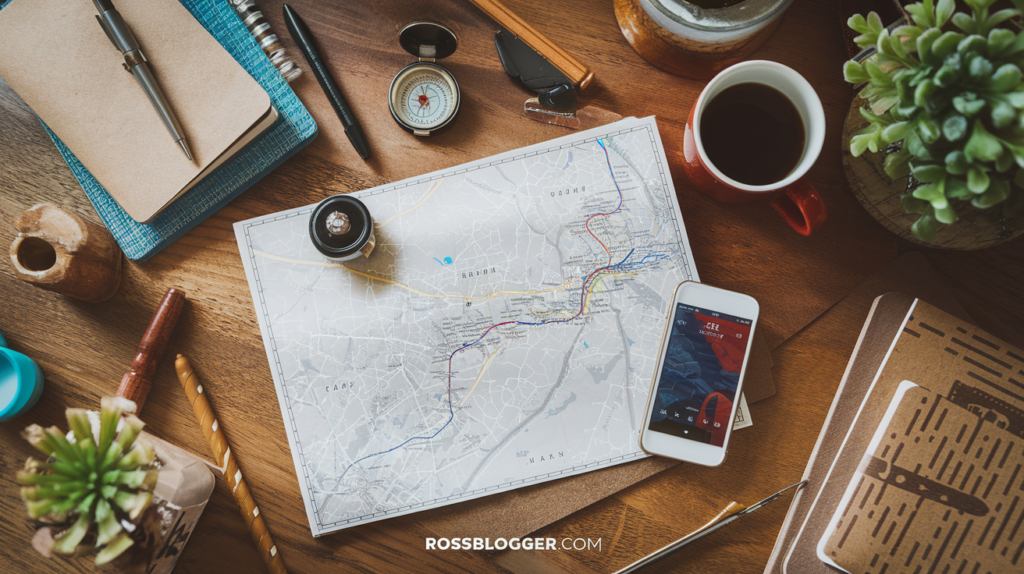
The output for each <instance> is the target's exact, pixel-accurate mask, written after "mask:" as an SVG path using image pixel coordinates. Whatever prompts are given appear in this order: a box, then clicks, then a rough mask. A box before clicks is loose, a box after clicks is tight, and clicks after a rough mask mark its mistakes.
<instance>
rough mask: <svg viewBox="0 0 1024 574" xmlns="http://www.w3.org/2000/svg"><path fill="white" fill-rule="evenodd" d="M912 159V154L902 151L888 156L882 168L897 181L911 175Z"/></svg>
mask: <svg viewBox="0 0 1024 574" xmlns="http://www.w3.org/2000/svg"><path fill="white" fill-rule="evenodd" d="M911 157H912V156H911V155H910V153H908V152H907V151H906V150H902V149H901V150H900V151H898V152H896V153H890V154H888V155H886V156H885V160H884V161H883V162H882V167H883V169H885V173H886V174H887V175H888V176H889V178H890V179H892V180H893V181H896V180H897V179H899V178H901V177H906V176H907V175H909V174H910V163H909V162H910V158H911Z"/></svg>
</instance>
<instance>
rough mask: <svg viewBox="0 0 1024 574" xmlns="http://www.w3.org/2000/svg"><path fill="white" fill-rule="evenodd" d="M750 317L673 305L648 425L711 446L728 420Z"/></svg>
mask: <svg viewBox="0 0 1024 574" xmlns="http://www.w3.org/2000/svg"><path fill="white" fill-rule="evenodd" d="M750 325H751V321H750V319H744V318H742V317H735V316H732V315H726V314H724V313H719V312H717V311H714V310H710V309H701V308H698V307H694V306H692V305H686V304H683V303H679V304H678V305H677V306H676V312H675V315H674V316H673V317H672V326H671V330H670V332H669V339H668V343H667V344H666V345H665V365H664V367H662V370H661V378H660V379H659V380H658V386H657V389H656V390H655V393H656V394H655V396H654V401H652V402H653V405H654V406H653V409H654V412H653V413H652V414H651V423H650V425H649V427H648V428H649V429H650V430H652V431H656V432H661V433H665V434H669V435H672V436H677V437H681V438H686V439H690V440H695V441H698V442H702V443H704V444H710V445H713V446H722V445H723V444H724V443H725V435H726V431H727V430H728V428H729V425H731V424H732V421H731V420H730V415H731V414H732V405H733V402H734V401H735V400H736V398H737V397H736V387H738V386H739V379H740V369H741V368H742V366H743V357H744V355H746V352H747V347H748V342H749V340H750Z"/></svg>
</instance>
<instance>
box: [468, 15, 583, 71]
mask: <svg viewBox="0 0 1024 574" xmlns="http://www.w3.org/2000/svg"><path fill="white" fill-rule="evenodd" d="M469 1H470V2H472V3H473V4H474V5H476V7H477V8H479V9H480V10H482V11H483V13H484V14H487V15H488V16H490V17H491V19H492V20H494V21H495V22H497V23H498V24H501V25H502V26H503V27H504V28H505V29H506V30H508V31H509V32H511V33H512V34H514V35H515V36H517V37H518V38H519V39H520V40H522V41H523V42H526V45H527V46H529V47H531V48H533V49H534V50H536V51H537V52H539V53H540V55H541V56H544V58H545V59H546V60H547V61H549V62H551V65H553V66H554V67H556V68H558V69H559V70H560V71H561V72H562V73H563V74H565V75H566V76H568V78H569V79H570V80H572V83H573V85H575V86H576V88H577V89H580V90H582V89H584V88H586V87H587V85H588V84H589V83H590V80H592V79H594V72H592V71H590V68H587V67H586V66H584V65H583V64H581V63H580V61H579V60H577V59H576V58H573V57H572V56H571V55H570V54H569V53H568V52H566V51H565V50H563V49H561V48H559V47H558V45H557V44H555V43H554V42H552V41H551V40H549V39H548V38H547V37H546V36H544V35H543V34H541V33H540V32H538V31H537V30H535V29H534V28H533V26H530V25H529V24H527V23H526V22H525V21H523V19H522V18H520V17H519V16H517V15H516V14H515V13H514V12H512V11H511V10H509V9H508V8H506V7H505V5H504V4H502V3H500V2H498V1H497V0H469Z"/></svg>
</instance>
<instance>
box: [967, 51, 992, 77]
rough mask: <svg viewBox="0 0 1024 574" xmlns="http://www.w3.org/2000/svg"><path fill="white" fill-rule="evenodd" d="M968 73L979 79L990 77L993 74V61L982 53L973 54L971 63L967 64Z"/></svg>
mask: <svg viewBox="0 0 1024 574" xmlns="http://www.w3.org/2000/svg"><path fill="white" fill-rule="evenodd" d="M967 70H968V72H967V73H968V74H969V75H970V76H971V77H972V78H974V79H976V80H978V79H985V78H988V77H989V76H990V75H991V74H992V62H990V61H989V60H988V58H986V57H985V56H982V55H981V54H971V58H970V63H969V64H968V66H967Z"/></svg>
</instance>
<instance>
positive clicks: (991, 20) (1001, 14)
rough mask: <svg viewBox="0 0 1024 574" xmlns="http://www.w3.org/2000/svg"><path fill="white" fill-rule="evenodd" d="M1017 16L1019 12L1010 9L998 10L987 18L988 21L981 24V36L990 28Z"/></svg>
mask: <svg viewBox="0 0 1024 574" xmlns="http://www.w3.org/2000/svg"><path fill="white" fill-rule="evenodd" d="M1018 14H1020V12H1018V11H1017V10H1014V9H1012V8H1006V9H1004V10H999V11H998V12H996V13H995V14H992V15H991V16H989V17H988V19H986V20H985V22H984V24H982V26H981V28H982V30H981V32H982V33H983V34H987V33H988V31H989V30H991V29H992V28H995V27H996V26H998V25H1000V24H1002V23H1003V22H1005V21H1007V20H1009V19H1010V18H1013V17H1014V16H1016V15H1018Z"/></svg>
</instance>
